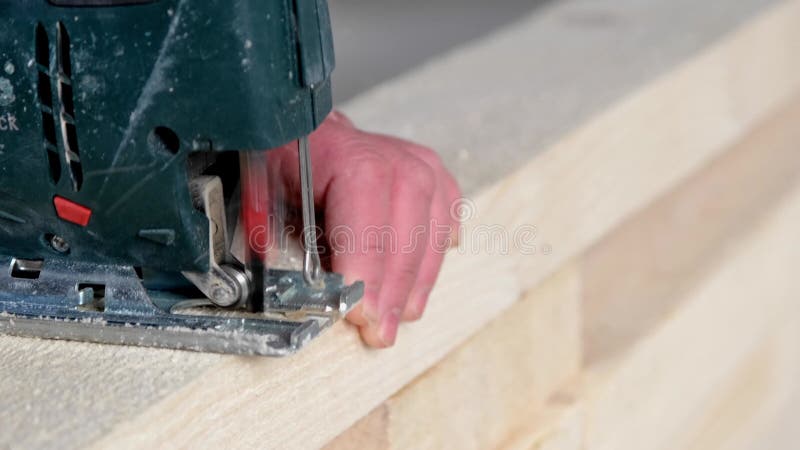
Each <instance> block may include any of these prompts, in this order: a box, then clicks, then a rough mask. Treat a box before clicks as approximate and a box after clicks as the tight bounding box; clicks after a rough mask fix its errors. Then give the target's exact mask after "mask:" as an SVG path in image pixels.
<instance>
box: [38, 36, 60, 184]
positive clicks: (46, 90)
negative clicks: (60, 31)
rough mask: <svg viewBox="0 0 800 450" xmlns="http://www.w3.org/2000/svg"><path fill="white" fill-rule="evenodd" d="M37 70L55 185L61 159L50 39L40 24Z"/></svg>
mask: <svg viewBox="0 0 800 450" xmlns="http://www.w3.org/2000/svg"><path fill="white" fill-rule="evenodd" d="M36 70H37V75H38V86H37V91H38V93H39V109H40V110H41V112H42V135H43V136H42V137H43V142H44V149H45V154H46V155H47V164H48V166H49V168H50V180H51V181H52V182H53V183H54V184H55V183H58V181H59V180H60V179H61V158H60V157H59V155H58V144H57V143H56V121H55V118H54V117H53V89H52V85H51V83H50V39H49V38H48V37H47V31H46V30H45V28H44V26H43V25H42V24H41V23H39V24H37V25H36Z"/></svg>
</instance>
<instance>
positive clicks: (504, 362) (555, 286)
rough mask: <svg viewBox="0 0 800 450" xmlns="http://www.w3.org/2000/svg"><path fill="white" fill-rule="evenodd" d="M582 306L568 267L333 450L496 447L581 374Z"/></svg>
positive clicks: (573, 274) (576, 282)
mask: <svg viewBox="0 0 800 450" xmlns="http://www.w3.org/2000/svg"><path fill="white" fill-rule="evenodd" d="M580 306H581V305H580V282H579V279H578V271H577V270H576V269H575V268H574V267H571V266H569V265H568V266H567V267H565V268H564V269H562V270H561V271H559V272H558V273H557V274H556V275H554V276H553V277H551V278H549V279H547V280H545V281H544V282H543V283H542V285H541V286H539V287H538V288H537V289H534V290H533V291H531V292H530V293H528V294H527V295H525V297H524V298H523V299H522V300H521V301H520V302H519V303H517V304H516V305H514V307H513V308H510V309H509V310H508V311H507V312H506V313H504V314H502V315H500V316H499V317H498V318H497V319H495V320H494V321H492V322H491V323H490V324H488V325H487V326H486V327H485V328H484V329H483V330H481V331H480V333H478V334H477V335H475V336H473V337H472V338H471V339H469V340H468V341H467V342H466V343H464V345H462V346H461V347H460V348H459V349H458V350H456V351H454V352H453V353H452V354H450V355H448V356H447V358H446V359H445V360H444V361H442V362H441V363H439V364H437V365H436V367H434V368H433V369H431V370H429V371H428V372H426V373H425V374H424V375H422V376H421V377H420V378H419V379H418V380H416V381H415V382H414V383H412V384H410V385H409V386H407V387H405V388H404V389H403V390H402V391H401V392H400V393H398V394H397V395H396V396H394V397H392V398H391V399H389V400H388V401H386V402H385V403H384V404H382V405H381V406H380V407H378V408H377V409H376V410H374V411H373V412H371V413H370V414H369V416H367V417H366V418H365V419H362V421H360V422H359V423H358V424H356V425H355V426H354V427H353V428H352V429H351V430H348V431H347V432H346V433H344V434H343V435H342V436H339V437H338V438H337V439H336V440H334V441H333V442H332V443H331V444H329V445H328V446H327V447H326V449H327V450H338V449H341V450H345V449H353V448H374V449H377V448H386V449H419V450H421V449H426V448H428V449H440V448H459V449H463V450H468V449H480V448H494V447H496V446H497V445H499V444H500V443H501V442H502V441H503V440H505V439H506V437H507V435H508V433H509V432H510V430H512V429H514V428H515V427H518V426H520V425H523V424H524V423H525V422H526V421H527V419H526V417H528V416H529V415H530V414H532V413H534V412H536V411H537V410H538V409H540V408H541V406H542V405H543V404H544V403H545V401H546V400H547V399H548V398H549V397H550V396H551V395H552V394H553V393H554V392H555V391H556V390H557V389H558V388H560V387H561V386H562V385H563V384H564V383H565V382H566V381H567V380H568V379H570V378H572V377H573V376H575V375H577V373H578V370H579V368H580V363H581V359H582V353H581V323H580V317H581V309H580Z"/></svg>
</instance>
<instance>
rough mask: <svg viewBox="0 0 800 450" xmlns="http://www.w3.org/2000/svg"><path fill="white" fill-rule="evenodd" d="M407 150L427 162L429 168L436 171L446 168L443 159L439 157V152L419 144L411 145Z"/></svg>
mask: <svg viewBox="0 0 800 450" xmlns="http://www.w3.org/2000/svg"><path fill="white" fill-rule="evenodd" d="M407 150H408V151H409V152H410V153H411V154H412V155H414V156H416V157H417V158H419V159H421V160H423V161H425V162H426V163H427V164H428V165H429V166H431V167H432V168H434V169H439V168H443V167H444V163H443V162H442V157H441V156H440V155H439V153H438V152H436V151H434V150H432V149H430V148H428V147H424V146H422V145H418V144H410V145H409V146H408V147H407Z"/></svg>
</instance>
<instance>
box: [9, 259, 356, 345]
mask: <svg viewBox="0 0 800 450" xmlns="http://www.w3.org/2000/svg"><path fill="white" fill-rule="evenodd" d="M14 269H15V261H14V259H13V258H9V257H3V256H0V333H5V334H11V335H17V336H27V337H40V338H50V339H66V340H75V341H87V342H96V343H103V344H120V345H138V346H149V347H160V348H171V349H181V350H194V351H203V352H215V353H227V354H240V355H263V356H285V355H290V354H292V353H295V352H297V351H298V350H300V349H302V348H303V347H304V346H305V345H306V344H307V343H308V342H310V341H311V340H312V339H314V338H315V337H317V336H318V335H319V334H320V333H321V332H322V331H323V330H324V329H326V328H328V327H329V326H331V325H332V324H333V323H334V322H336V321H337V320H338V319H339V318H341V317H343V316H344V315H345V314H347V312H348V311H350V310H351V309H352V308H353V306H355V304H356V303H357V302H358V300H359V299H360V298H361V296H362V295H363V291H364V285H363V283H360V282H359V283H355V284H353V285H351V286H345V285H344V282H343V278H342V277H341V276H340V275H337V274H325V279H324V283H323V287H321V288H319V289H311V288H309V287H307V286H305V284H302V283H295V282H292V280H302V274H301V273H297V272H283V271H270V272H269V276H270V277H274V278H275V279H278V280H282V285H281V286H282V287H281V288H280V290H279V291H278V292H272V293H271V294H270V295H272V301H271V302H270V303H269V305H268V306H269V308H270V311H269V312H266V313H249V312H245V311H238V310H219V309H214V308H203V307H185V306H186V305H190V306H193V305H192V302H191V301H188V302H187V300H188V299H187V298H185V297H180V296H176V295H173V294H167V293H160V292H157V291H148V290H146V289H145V288H144V287H143V286H142V283H141V281H140V280H139V278H138V277H137V275H136V272H135V271H134V269H133V268H131V267H118V266H97V265H91V264H79V263H69V262H65V261H57V260H48V261H46V262H45V264H44V266H43V267H42V268H41V271H40V272H36V273H25V274H20V273H19V271H17V272H16V273H15V270H14ZM14 275H16V276H14ZM34 276H35V278H34ZM87 286H88V287H89V289H87ZM92 287H94V288H95V289H97V290H99V288H100V287H102V288H103V291H102V298H100V297H96V298H94V299H87V298H86V296H87V293H88V295H92V294H93V292H94V290H93V289H92ZM98 294H99V292H98ZM303 298H305V299H308V301H307V302H302V301H299V299H303ZM92 300H95V301H92Z"/></svg>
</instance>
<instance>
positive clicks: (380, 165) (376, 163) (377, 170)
mask: <svg viewBox="0 0 800 450" xmlns="http://www.w3.org/2000/svg"><path fill="white" fill-rule="evenodd" d="M346 167H347V172H348V174H347V175H348V176H353V177H358V179H359V180H361V181H362V182H364V183H365V184H366V185H370V184H371V183H386V182H387V181H388V180H391V179H392V175H393V174H392V170H391V168H390V166H389V163H388V161H386V159H385V158H383V157H381V156H380V155H377V154H375V153H372V152H367V151H360V152H358V153H356V154H354V155H352V156H351V157H350V161H348V163H347V165H346Z"/></svg>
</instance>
